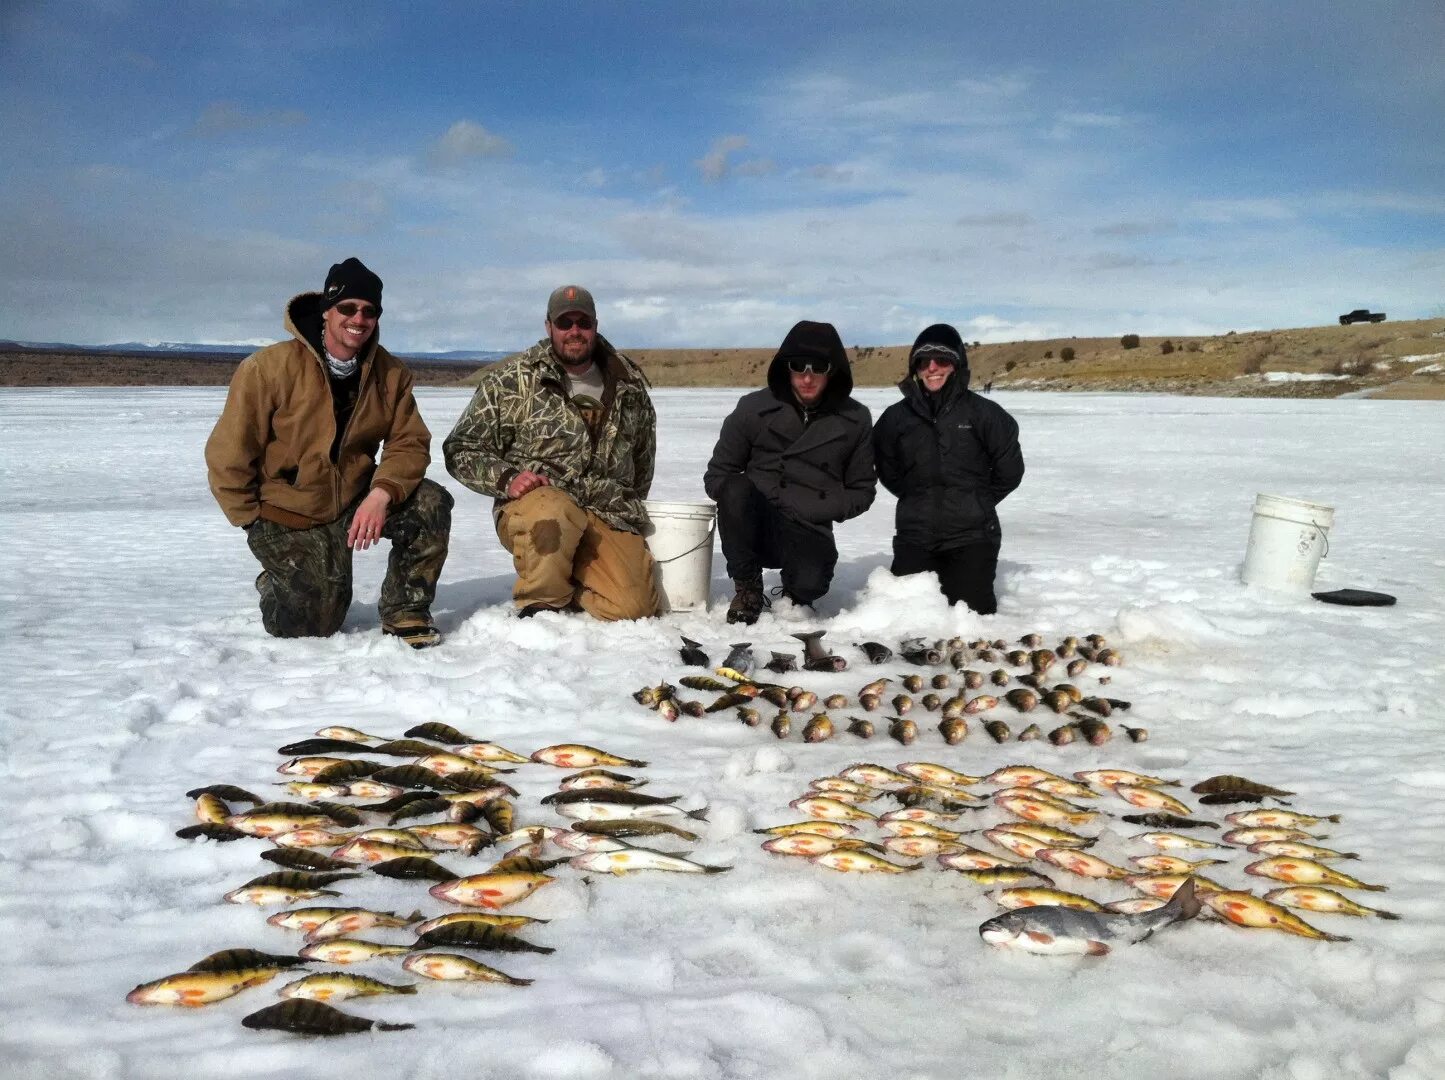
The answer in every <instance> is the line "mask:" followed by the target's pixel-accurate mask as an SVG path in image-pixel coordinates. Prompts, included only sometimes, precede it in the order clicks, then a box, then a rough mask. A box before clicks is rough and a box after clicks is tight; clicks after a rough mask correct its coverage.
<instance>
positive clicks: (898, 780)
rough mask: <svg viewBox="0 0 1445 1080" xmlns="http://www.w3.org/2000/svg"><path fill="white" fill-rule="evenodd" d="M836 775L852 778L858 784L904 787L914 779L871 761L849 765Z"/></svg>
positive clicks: (847, 778) (846, 778)
mask: <svg viewBox="0 0 1445 1080" xmlns="http://www.w3.org/2000/svg"><path fill="white" fill-rule="evenodd" d="M838 775H839V776H841V777H842V778H843V779H845V780H854V781H857V782H858V783H860V784H867V785H868V786H869V787H906V786H908V785H909V784H911V783H913V781H914V779H915V778H914V777H911V776H905V775H904V774H903V773H901V772H895V771H894V770H893V769H887V768H884V767H883V766H882V765H874V764H872V763H871V762H863V763H861V764H858V765H849V766H848V767H847V768H846V769H844V770H843V771H842V772H840V773H839V774H838Z"/></svg>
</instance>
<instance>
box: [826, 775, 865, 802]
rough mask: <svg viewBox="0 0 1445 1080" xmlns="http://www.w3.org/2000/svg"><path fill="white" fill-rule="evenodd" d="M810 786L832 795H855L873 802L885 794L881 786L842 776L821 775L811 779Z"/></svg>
mask: <svg viewBox="0 0 1445 1080" xmlns="http://www.w3.org/2000/svg"><path fill="white" fill-rule="evenodd" d="M808 787H810V788H812V789H813V790H814V791H822V792H826V793H828V794H830V795H853V796H856V797H857V798H860V799H862V800H863V801H864V802H872V801H873V800H874V799H876V798H878V797H879V796H881V795H882V794H883V792H882V790H880V789H879V788H874V787H869V786H868V785H867V784H860V783H858V782H857V781H856V780H844V779H843V778H842V777H841V776H820V777H818V779H816V780H813V781H811V782H810V783H809V784H808Z"/></svg>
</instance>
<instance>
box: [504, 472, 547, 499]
mask: <svg viewBox="0 0 1445 1080" xmlns="http://www.w3.org/2000/svg"><path fill="white" fill-rule="evenodd" d="M551 483H552V481H550V480H548V479H547V478H546V477H545V476H543V475H542V474H541V473H536V472H532V471H531V470H530V469H523V470H522V471H521V472H519V473H518V474H517V475H516V476H514V477H512V482H511V483H510V484H508V485H507V498H509V499H520V498H521V497H522V496H523V495H525V494H527V492H529V491H531V490H532V489H533V488H539V487H545V486H547V485H548V484H551Z"/></svg>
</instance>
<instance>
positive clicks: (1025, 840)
mask: <svg viewBox="0 0 1445 1080" xmlns="http://www.w3.org/2000/svg"><path fill="white" fill-rule="evenodd" d="M983 835H984V836H986V837H987V838H988V839H989V840H991V841H992V842H993V843H995V844H997V845H998V846H999V847H1001V848H1003V849H1004V850H1005V851H1011V852H1013V854H1015V855H1017V856H1018V857H1019V858H1020V859H1032V858H1033V857H1034V856H1035V855H1037V854H1038V853H1039V852H1040V851H1042V850H1043V849H1044V848H1046V847H1050V846H1051V845H1050V844H1048V843H1047V842H1045V841H1043V840H1040V839H1039V838H1038V837H1036V836H1029V835H1027V834H1026V833H1021V832H1015V831H1014V830H1013V828H1012V827H1011V826H1008V825H1001V826H999V827H998V828H996V829H985V830H984V833H983Z"/></svg>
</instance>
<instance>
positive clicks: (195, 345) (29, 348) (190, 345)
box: [0, 341, 507, 367]
mask: <svg viewBox="0 0 1445 1080" xmlns="http://www.w3.org/2000/svg"><path fill="white" fill-rule="evenodd" d="M269 344H271V342H269V341H260V342H255V343H252V344H249V345H246V344H241V345H224V344H210V343H203V342H183V341H156V342H145V341H121V342H117V343H115V344H113V345H68V344H66V343H64V342H57V341H0V352H3V353H26V352H38V353H63V354H66V355H71V356H86V355H90V356H151V357H165V356H176V357H187V358H190V357H198V356H250V355H251V354H252V353H253V352H255V351H256V350H257V349H259V348H262V347H263V346H265V345H269ZM395 355H397V356H400V357H402V358H403V359H408V360H425V361H427V362H428V363H432V364H466V365H468V366H469V367H475V366H476V365H478V364H489V363H491V362H493V361H494V360H498V359H500V358H502V357H504V356H506V355H507V353H506V352H504V351H498V350H495V349H489V350H481V349H451V350H448V351H446V352H399V353H396V354H395Z"/></svg>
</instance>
